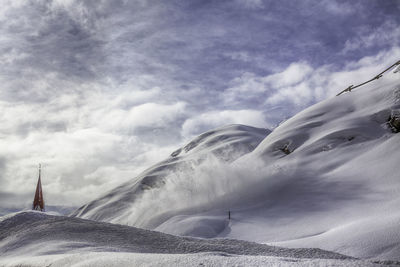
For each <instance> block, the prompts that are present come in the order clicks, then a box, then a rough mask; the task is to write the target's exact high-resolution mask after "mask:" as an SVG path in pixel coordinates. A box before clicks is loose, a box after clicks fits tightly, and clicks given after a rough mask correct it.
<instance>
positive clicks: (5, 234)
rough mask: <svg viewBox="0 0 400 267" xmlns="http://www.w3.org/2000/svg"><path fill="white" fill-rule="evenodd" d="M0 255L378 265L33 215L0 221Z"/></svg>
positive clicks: (41, 261) (4, 260)
mask: <svg viewBox="0 0 400 267" xmlns="http://www.w3.org/2000/svg"><path fill="white" fill-rule="evenodd" d="M0 255H1V258H0V266H49V265H51V266H138V265H150V266H167V265H168V266H171V265H175V266H176V265H179V266H199V265H200V266H201V265H203V266H204V265H205V266H232V265H251V266H274V265H275V266H276V265H280V266H293V265H295V264H296V265H298V264H300V265H307V266H321V265H324V266H329V265H331V266H343V265H346V266H375V265H378V264H377V263H374V262H371V261H363V260H357V259H354V258H351V257H348V256H344V255H340V254H337V253H333V252H328V251H324V250H320V249H305V248H300V249H288V248H280V247H272V246H268V245H262V244H257V243H252V242H246V241H239V240H229V239H194V238H185V237H178V236H172V235H168V234H163V233H160V232H154V231H148V230H143V229H138V228H135V227H129V226H123V225H117V224H110V223H102V222H95V221H90V220H84V219H79V218H71V217H65V216H52V215H46V214H44V213H40V212H35V211H32V212H20V213H16V214H10V215H7V216H4V217H1V218H0ZM386 264H387V262H386Z"/></svg>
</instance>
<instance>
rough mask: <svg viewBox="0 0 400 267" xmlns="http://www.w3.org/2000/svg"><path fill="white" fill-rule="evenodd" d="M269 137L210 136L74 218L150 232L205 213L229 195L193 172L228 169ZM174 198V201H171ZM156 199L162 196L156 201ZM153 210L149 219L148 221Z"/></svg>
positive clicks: (245, 129) (233, 131) (233, 132)
mask: <svg viewBox="0 0 400 267" xmlns="http://www.w3.org/2000/svg"><path fill="white" fill-rule="evenodd" d="M269 133H270V131H269V130H267V129H260V128H254V127H250V126H244V125H229V126H225V127H221V128H218V129H215V130H212V131H209V132H206V133H204V134H202V135H200V136H198V137H197V138H195V139H194V140H192V141H191V142H189V143H188V144H187V145H185V146H184V147H182V148H180V149H178V150H176V151H174V152H173V153H172V154H171V156H170V157H169V158H168V159H166V160H165V161H163V162H160V163H158V164H156V165H155V166H153V167H151V168H150V169H148V170H146V171H145V172H143V173H142V174H141V175H139V176H138V177H136V178H135V179H133V180H132V181H130V182H127V183H125V184H123V185H121V186H119V187H117V188H115V189H113V190H112V191H110V192H109V193H107V194H106V195H104V196H103V197H101V198H99V199H96V200H94V201H92V202H90V203H88V204H86V205H85V206H83V207H81V208H80V209H78V210H77V211H76V212H74V213H73V214H72V216H78V217H81V218H86V219H93V220H100V221H108V222H114V223H122V224H127V225H133V226H140V227H145V228H152V227H155V226H157V225H159V224H160V223H161V222H163V221H164V220H165V219H166V218H169V217H171V216H173V215H174V214H179V212H181V211H182V209H185V208H186V207H192V206H193V205H198V206H200V207H201V208H202V206H204V205H206V204H210V203H212V200H213V199H215V198H216V197H217V196H218V194H221V192H222V193H225V191H224V188H225V187H226V180H224V179H220V178H217V179H215V178H214V177H211V176H210V175H206V174H205V175H203V176H201V177H199V176H197V175H190V173H192V172H193V171H194V170H196V169H197V168H198V167H199V166H200V165H201V166H207V168H208V167H209V166H215V169H216V170H220V169H221V168H220V166H221V165H229V164H230V162H232V161H234V160H236V159H237V158H239V157H241V156H242V155H244V154H247V153H249V152H251V151H252V150H253V149H254V148H255V147H256V146H257V145H258V144H259V143H260V142H261V141H262V140H263V139H264V137H265V136H267V135H268V134H269ZM200 169H201V167H200ZM223 174H224V173H221V175H223ZM196 186H197V187H196ZM210 186H212V187H213V189H212V190H210ZM193 187H196V188H193ZM182 189H183V190H182ZM193 190H195V191H196V192H197V194H196V195H197V196H198V198H197V199H193V198H192V195H194V191H193ZM170 193H173V194H175V197H174V198H171V195H169V194H170ZM165 194H167V195H165ZM205 194H207V198H206V199H205V198H204V195H205ZM154 195H157V196H158V197H156V198H154ZM188 196H189V198H190V202H188ZM160 198H163V199H164V203H162V201H160ZM153 200H157V203H154V202H153ZM150 210H151V216H148V215H149V211H150Z"/></svg>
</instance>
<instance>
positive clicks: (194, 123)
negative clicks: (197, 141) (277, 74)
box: [182, 110, 269, 139]
mask: <svg viewBox="0 0 400 267" xmlns="http://www.w3.org/2000/svg"><path fill="white" fill-rule="evenodd" d="M227 124H245V125H251V126H255V127H260V128H267V127H268V126H269V125H268V123H267V122H266V118H265V116H264V114H263V113H262V112H260V111H257V110H223V111H211V112H207V113H203V114H201V115H198V116H195V117H192V118H190V119H187V120H186V121H185V122H184V123H183V125H182V134H183V136H184V137H186V138H187V139H188V138H193V136H195V135H198V134H201V133H203V132H205V131H207V130H210V129H213V128H217V127H220V126H222V125H227Z"/></svg>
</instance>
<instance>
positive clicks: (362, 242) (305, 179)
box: [156, 74, 400, 260]
mask: <svg viewBox="0 0 400 267" xmlns="http://www.w3.org/2000/svg"><path fill="white" fill-rule="evenodd" d="M398 110H400V83H399V77H396V76H394V75H393V74H392V75H391V77H388V78H386V79H383V80H380V81H379V83H375V84H373V85H372V86H369V87H364V88H362V89H359V90H356V91H353V92H351V93H348V94H344V95H341V96H340V97H333V98H331V99H328V100H326V101H324V102H321V103H319V104H317V105H315V106H313V107H311V108H308V109H306V110H304V111H303V112H301V113H299V114H298V115H296V116H294V117H293V118H291V119H290V120H288V121H286V122H285V123H284V124H282V125H280V126H279V127H278V128H276V129H275V130H274V131H273V132H272V133H271V134H270V135H268V136H267V137H266V138H265V139H264V140H263V142H261V143H260V145H259V146H258V147H257V148H256V149H255V150H254V151H253V152H252V153H250V154H248V155H246V156H244V157H243V158H240V159H239V160H237V161H236V162H234V165H235V166H233V167H231V169H230V170H227V172H228V173H231V174H232V175H236V177H235V178H233V179H232V180H234V181H235V182H236V183H237V184H238V185H237V186H236V188H235V189H233V190H231V191H232V192H233V194H235V195H236V199H235V200H234V201H232V202H231V203H232V206H233V207H230V208H229V209H230V210H231V213H232V216H233V219H232V220H231V222H230V224H229V225H228V226H227V227H226V228H225V229H224V230H223V231H222V232H221V233H220V234H219V235H218V236H219V237H231V238H238V239H245V240H252V241H256V242H266V243H269V244H276V245H282V246H292V247H319V248H323V249H327V250H332V251H336V252H340V253H344V254H347V255H352V256H355V257H362V258H379V259H388V260H400V209H399V208H398V207H399V206H400V194H399V192H400V176H399V171H398V164H399V162H400V134H398V133H397V134H396V133H393V132H392V130H391V129H390V128H389V127H388V124H387V121H388V118H389V117H390V115H391V113H392V112H396V111H398ZM285 148H286V153H285V151H284V150H285ZM287 153H289V154H287ZM232 169H234V170H235V171H232ZM243 177H246V182H245V183H244V182H242V183H238V182H237V181H243ZM232 183H233V181H232ZM238 199H239V200H240V201H236V200H238ZM210 216H214V220H216V218H221V214H220V213H219V214H218V212H215V211H209V212H206V213H203V214H197V215H196V216H192V215H189V216H188V215H181V216H175V217H173V218H171V219H169V220H168V221H166V222H164V223H163V224H162V225H161V226H159V227H158V228H156V229H157V230H161V231H164V232H168V233H174V234H183V235H196V236H199V235H198V233H199V231H197V230H196V227H202V228H204V227H205V225H207V221H206V219H208V218H210ZM188 229H189V230H188Z"/></svg>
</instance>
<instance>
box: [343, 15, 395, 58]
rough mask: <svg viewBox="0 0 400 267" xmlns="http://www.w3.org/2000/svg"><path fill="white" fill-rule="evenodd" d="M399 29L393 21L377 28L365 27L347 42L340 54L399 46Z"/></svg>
mask: <svg viewBox="0 0 400 267" xmlns="http://www.w3.org/2000/svg"><path fill="white" fill-rule="evenodd" d="M399 40H400V27H399V25H398V23H396V22H394V21H390V20H388V21H386V22H385V23H383V24H382V25H381V26H380V27H378V28H375V29H374V28H370V27H365V28H363V29H362V30H360V31H359V33H358V35H356V36H355V37H353V38H351V39H349V40H347V41H346V42H345V44H344V48H343V50H342V54H346V53H349V52H353V51H355V50H362V49H367V48H370V47H373V46H377V45H388V44H389V45H393V46H395V45H400V43H399Z"/></svg>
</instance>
